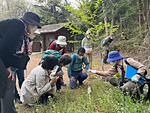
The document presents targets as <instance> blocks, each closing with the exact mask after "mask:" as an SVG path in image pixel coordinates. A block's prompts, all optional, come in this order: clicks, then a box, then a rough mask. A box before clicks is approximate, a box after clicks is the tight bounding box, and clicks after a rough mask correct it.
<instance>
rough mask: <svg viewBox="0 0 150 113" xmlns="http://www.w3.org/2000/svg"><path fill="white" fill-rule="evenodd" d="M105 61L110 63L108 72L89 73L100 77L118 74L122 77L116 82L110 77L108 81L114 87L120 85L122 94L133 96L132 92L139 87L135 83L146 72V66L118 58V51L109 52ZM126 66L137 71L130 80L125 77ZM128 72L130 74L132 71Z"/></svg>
mask: <svg viewBox="0 0 150 113" xmlns="http://www.w3.org/2000/svg"><path fill="white" fill-rule="evenodd" d="M125 59H126V60H125ZM107 61H108V62H111V64H112V65H113V66H112V67H111V68H110V69H109V70H108V71H96V70H90V71H91V72H92V73H95V74H98V75H101V76H113V75H115V74H116V73H119V74H120V75H121V76H122V77H118V79H117V80H116V78H115V77H110V78H109V79H108V81H109V82H110V83H111V84H112V85H114V86H117V85H120V87H121V88H122V91H123V92H129V93H130V94H133V93H132V92H133V91H134V90H135V89H136V84H137V85H138V86H140V85H141V84H140V83H137V82H138V80H139V79H140V77H141V76H142V75H143V74H144V73H145V72H146V66H144V65H143V64H141V63H140V62H138V61H136V60H134V59H133V58H123V57H122V56H120V54H119V52H118V51H111V52H110V53H109V54H108V59H107ZM127 65H130V66H132V67H134V68H136V69H137V73H135V75H134V74H133V77H131V79H128V78H126V77H125V75H126V72H127V70H128V68H127ZM129 72H130V73H132V71H129Z"/></svg>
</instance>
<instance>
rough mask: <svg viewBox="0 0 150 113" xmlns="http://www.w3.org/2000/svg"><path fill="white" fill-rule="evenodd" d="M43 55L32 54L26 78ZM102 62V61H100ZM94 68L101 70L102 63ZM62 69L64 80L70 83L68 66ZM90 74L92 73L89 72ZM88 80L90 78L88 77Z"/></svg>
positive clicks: (106, 67)
mask: <svg viewBox="0 0 150 113" xmlns="http://www.w3.org/2000/svg"><path fill="white" fill-rule="evenodd" d="M41 57H42V54H39V55H31V56H30V61H29V63H28V65H27V70H26V71H25V78H26V77H27V76H28V74H29V73H30V72H31V71H32V69H33V68H35V67H36V66H38V63H39V62H40V60H41ZM99 64H100V63H99ZM109 68H110V65H104V70H108V69H109ZM93 69H94V70H100V65H95V66H93ZM62 70H63V71H64V73H65V74H64V76H63V78H64V82H65V83H66V84H69V78H68V76H67V69H66V68H64V67H63V68H62ZM89 74H90V73H89ZM87 80H88V79H87Z"/></svg>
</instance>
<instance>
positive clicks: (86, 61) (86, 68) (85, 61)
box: [83, 56, 89, 71]
mask: <svg viewBox="0 0 150 113" xmlns="http://www.w3.org/2000/svg"><path fill="white" fill-rule="evenodd" d="M83 62H84V64H85V65H86V66H85V69H84V70H85V71H87V70H88V69H89V61H88V59H87V57H86V56H84V57H83Z"/></svg>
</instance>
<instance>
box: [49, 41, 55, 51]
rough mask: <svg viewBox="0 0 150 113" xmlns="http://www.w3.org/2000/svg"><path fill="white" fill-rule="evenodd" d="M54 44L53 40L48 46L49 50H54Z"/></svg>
mask: <svg viewBox="0 0 150 113" xmlns="http://www.w3.org/2000/svg"><path fill="white" fill-rule="evenodd" d="M54 44H55V41H54V42H52V43H51V45H50V47H49V50H54V49H55V48H54Z"/></svg>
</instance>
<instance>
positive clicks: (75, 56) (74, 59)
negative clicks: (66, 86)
mask: <svg viewBox="0 0 150 113" xmlns="http://www.w3.org/2000/svg"><path fill="white" fill-rule="evenodd" d="M76 58H77V55H76V54H73V64H75V61H76Z"/></svg>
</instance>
